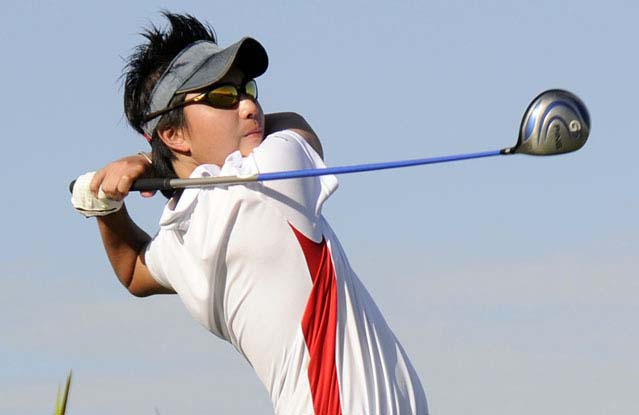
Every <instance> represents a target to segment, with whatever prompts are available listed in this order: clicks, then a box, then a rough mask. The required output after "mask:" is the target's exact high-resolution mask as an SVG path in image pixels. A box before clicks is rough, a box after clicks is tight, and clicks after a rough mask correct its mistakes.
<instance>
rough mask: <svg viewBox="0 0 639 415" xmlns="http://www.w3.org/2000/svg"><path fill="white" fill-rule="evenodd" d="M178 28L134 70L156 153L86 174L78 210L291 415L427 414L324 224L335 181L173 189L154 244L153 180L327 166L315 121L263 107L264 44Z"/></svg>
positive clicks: (141, 116)
mask: <svg viewBox="0 0 639 415" xmlns="http://www.w3.org/2000/svg"><path fill="white" fill-rule="evenodd" d="M164 16H165V17H166V18H167V19H168V25H167V27H166V28H158V27H155V26H152V27H151V28H149V29H147V30H146V31H145V33H144V37H145V38H146V41H145V43H144V44H142V45H140V46H138V48H136V49H135V52H134V54H133V55H132V56H131V57H130V59H129V61H128V65H127V67H126V69H125V88H124V107H125V112H126V116H127V118H128V121H129V123H130V124H131V125H132V127H133V128H134V129H136V130H137V131H138V132H140V133H141V134H143V135H144V136H145V137H146V138H147V140H148V141H149V142H150V145H151V150H152V151H151V153H150V154H145V153H143V154H140V155H135V156H130V157H126V158H124V159H120V160H118V161H115V162H112V163H110V164H108V165H107V166H106V167H104V168H102V169H101V170H99V171H97V172H95V173H87V174H85V175H83V176H81V177H79V178H78V180H77V181H76V185H75V187H74V194H73V197H72V202H73V205H74V207H75V208H76V210H78V211H79V212H81V213H82V214H84V215H85V216H95V217H96V218H97V222H98V225H99V229H100V233H101V236H102V240H103V242H104V247H105V249H106V253H107V255H108V257H109V260H110V262H111V264H112V266H113V269H114V270H115V273H116V275H117V277H118V278H119V280H120V281H121V282H122V284H123V285H124V286H125V287H126V288H127V289H128V290H129V291H130V292H131V294H133V295H135V296H148V295H154V294H177V295H178V296H179V297H180V299H181V300H182V302H183V303H184V305H185V306H186V308H187V309H188V311H189V312H190V313H191V314H192V315H193V317H194V318H195V319H196V320H197V321H199V322H200V323H201V324H202V325H203V326H204V327H205V328H206V329H207V330H209V331H210V332H212V333H213V334H215V335H216V336H219V337H220V338H222V339H224V340H226V341H228V342H230V343H231V344H232V345H233V346H234V347H235V349H236V350H237V351H238V352H240V353H241V354H242V355H243V356H244V357H245V358H246V359H247V360H248V361H249V362H250V364H251V366H252V367H253V368H254V369H255V372H256V374H257V376H258V377H259V379H260V380H261V381H262V383H263V384H264V386H265V387H266V388H267V390H268V393H269V395H270V398H271V400H272V402H273V406H274V411H275V413H276V414H280V415H311V414H316V415H336V414H344V415H392V414H406V415H424V414H427V412H428V410H427V404H426V398H425V396H424V392H423V389H422V385H421V384H420V380H419V378H418V376H417V374H416V372H415V370H414V368H413V366H412V364H411V363H410V361H409V359H408V357H407V355H406V353H405V351H404V349H403V348H402V346H401V345H400V344H399V342H398V340H397V338H396V337H395V335H394V334H393V332H392V331H391V329H390V328H389V326H388V325H387V323H386V321H385V320H384V317H383V316H382V314H381V313H380V311H379V309H378V308H377V306H376V305H375V302H374V301H373V299H372V298H371V296H370V295H369V293H368V292H367V291H366V288H365V287H364V285H363V284H362V282H361V281H360V280H359V279H358V277H357V276H356V274H355V272H354V271H353V269H352V268H351V266H350V264H349V263H348V260H347V258H346V254H345V253H344V250H343V249H342V247H341V245H340V243H339V241H338V239H337V237H336V236H335V233H334V232H333V230H332V229H331V227H330V226H329V224H328V223H327V221H326V219H325V218H324V217H323V216H322V205H323V204H324V203H325V202H326V200H327V199H328V198H329V197H330V196H331V194H332V193H333V192H334V191H335V190H336V189H337V179H336V178H335V177H334V176H322V177H310V178H303V179H290V180H281V181H270V182H263V183H259V182H257V183H256V182H254V183H247V184H240V185H227V186H218V187H210V188H200V189H187V190H184V191H179V192H177V191H176V192H167V194H166V196H168V197H170V199H169V200H168V203H167V204H166V207H165V208H164V212H163V213H162V216H161V218H160V223H159V231H158V233H157V234H156V235H155V236H153V237H151V236H149V235H147V234H146V233H145V232H144V231H143V230H142V229H140V228H139V227H138V226H137V225H136V224H135V223H134V222H133V221H132V219H131V218H130V216H129V215H128V213H127V212H126V209H125V207H124V205H123V199H124V198H125V197H126V196H127V194H128V191H129V189H130V187H131V184H132V182H133V181H134V180H135V179H138V178H140V177H142V176H144V175H154V176H161V177H178V178H188V177H210V176H226V175H237V176H246V175H252V174H257V173H265V172H271V171H283V170H297V169H306V168H323V167H325V165H324V162H323V161H322V148H321V145H320V142H319V140H318V138H317V136H316V135H315V133H314V132H313V130H312V129H311V128H310V126H308V124H307V123H306V122H305V121H304V119H303V118H302V117H301V116H299V115H297V114H294V113H279V114H266V115H265V114H264V112H263V110H262V108H261V107H260V104H259V101H258V87H257V83H256V81H255V78H257V77H259V76H260V75H261V74H263V73H264V72H265V71H266V69H267V66H268V58H267V54H266V51H265V50H264V48H263V47H262V45H261V44H260V43H259V42H257V41H256V40H254V39H251V38H244V39H241V40H239V41H238V42H237V43H235V44H232V45H231V46H228V47H226V48H223V47H220V46H218V45H217V44H216V39H215V36H214V33H213V30H212V29H211V28H210V26H208V25H206V24H203V23H201V22H200V21H198V20H197V19H195V18H194V17H192V16H189V15H178V14H172V13H169V12H165V13H164ZM392 283H393V282H392V280H389V284H392Z"/></svg>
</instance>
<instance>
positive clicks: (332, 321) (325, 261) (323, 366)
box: [291, 226, 342, 415]
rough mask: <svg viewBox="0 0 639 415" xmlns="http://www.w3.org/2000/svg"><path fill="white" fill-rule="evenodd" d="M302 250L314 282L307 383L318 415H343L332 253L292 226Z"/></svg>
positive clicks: (306, 323) (307, 318)
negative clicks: (336, 350)
mask: <svg viewBox="0 0 639 415" xmlns="http://www.w3.org/2000/svg"><path fill="white" fill-rule="evenodd" d="M291 228H292V229H293V232H294V233H295V236H296V237H297V240H298V241H299V243H300V246H301V247H302V251H303V252H304V257H305V258H306V264H307V265H308V270H309V272H310V274H311V279H312V280H313V288H312V290H311V294H310V296H309V298H308V302H307V303H306V309H305V310H304V317H303V318H302V332H303V333H304V339H305V340H306V347H307V348H308V353H309V356H310V361H309V364H308V381H309V384H310V386H311V396H312V397H313V408H314V409H315V414H316V415H341V413H342V409H341V406H340V399H339V384H338V382H337V368H336V365H335V332H336V329H337V288H336V282H335V267H334V266H333V260H332V258H331V253H330V251H329V249H328V245H327V244H326V240H325V239H322V241H321V242H320V243H317V242H314V241H312V240H310V239H308V238H307V237H306V236H304V234H302V233H301V232H300V231H298V230H297V229H295V228H294V227H293V226H291Z"/></svg>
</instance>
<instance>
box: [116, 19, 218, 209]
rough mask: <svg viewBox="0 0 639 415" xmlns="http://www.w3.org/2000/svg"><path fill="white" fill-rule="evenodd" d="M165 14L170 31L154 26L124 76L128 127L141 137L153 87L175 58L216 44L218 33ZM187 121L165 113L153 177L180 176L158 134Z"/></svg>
mask: <svg viewBox="0 0 639 415" xmlns="http://www.w3.org/2000/svg"><path fill="white" fill-rule="evenodd" d="M162 15H163V16H164V17H165V18H166V19H167V20H168V21H169V27H168V28H165V29H163V28H159V27H157V26H155V25H153V24H151V25H150V27H149V28H147V29H145V30H144V31H143V32H142V33H141V35H142V36H143V37H144V38H145V39H146V42H145V43H143V44H141V45H138V46H137V47H136V48H135V50H134V51H133V53H132V54H131V56H129V58H128V60H127V64H126V66H125V68H124V71H123V74H122V77H123V78H124V113H125V114H126V117H127V119H128V121H129V124H130V125H131V126H132V127H133V128H134V129H135V130H136V131H137V132H138V133H140V134H144V130H143V129H142V126H143V125H144V117H145V115H146V114H147V112H148V109H149V104H150V95H151V92H152V91H153V87H154V86H155V84H156V82H157V81H158V80H159V79H160V77H161V76H162V74H163V73H164V71H165V70H166V69H167V67H168V66H169V64H170V63H171V61H172V60H173V58H175V56H177V54H178V53H180V51H182V49H184V48H185V47H187V46H189V45H190V44H192V43H194V42H196V41H198V40H209V41H212V42H215V43H217V40H216V35H215V31H214V30H213V28H212V27H211V26H210V25H209V24H207V23H202V22H200V21H199V20H197V19H196V18H195V17H193V16H191V15H189V14H175V13H170V12H168V11H166V10H164V11H162ZM184 97H185V94H179V95H175V96H174V97H173V98H172V99H171V102H170V103H169V105H173V104H177V103H179V102H183V101H184ZM184 124H185V119H184V113H183V110H182V108H178V109H176V110H173V111H170V112H168V113H167V114H165V115H164V116H163V117H162V118H160V121H159V123H158V126H157V128H156V129H155V131H153V135H152V137H151V150H152V157H153V165H152V167H153V175H154V176H156V177H170V178H174V177H177V175H176V174H175V170H174V169H173V164H172V160H174V159H175V155H174V154H173V153H172V152H171V150H170V149H169V148H168V147H167V146H166V145H165V144H164V142H163V141H162V140H161V139H160V137H159V136H158V134H157V131H158V130H160V129H163V128H167V127H176V128H180V127H182V126H184ZM162 193H163V194H164V196H166V197H167V198H168V197H171V196H172V195H173V194H174V192H173V191H163V192H162Z"/></svg>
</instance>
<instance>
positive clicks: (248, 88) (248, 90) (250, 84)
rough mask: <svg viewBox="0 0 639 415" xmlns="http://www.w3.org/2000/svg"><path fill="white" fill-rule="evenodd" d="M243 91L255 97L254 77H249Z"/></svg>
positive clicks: (255, 84)
mask: <svg viewBox="0 0 639 415" xmlns="http://www.w3.org/2000/svg"><path fill="white" fill-rule="evenodd" d="M244 91H246V95H248V96H249V97H251V98H252V99H257V82H255V79H251V80H250V81H248V82H247V83H246V86H245V87H244Z"/></svg>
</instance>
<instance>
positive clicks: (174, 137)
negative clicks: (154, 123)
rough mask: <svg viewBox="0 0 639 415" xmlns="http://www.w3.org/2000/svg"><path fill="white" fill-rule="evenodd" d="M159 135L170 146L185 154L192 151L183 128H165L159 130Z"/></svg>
mask: <svg viewBox="0 0 639 415" xmlns="http://www.w3.org/2000/svg"><path fill="white" fill-rule="evenodd" d="M158 136H159V137H160V140H162V142H164V144H166V146H167V147H168V148H170V149H171V150H173V151H175V152H177V153H182V154H185V153H190V151H191V145H190V142H189V140H187V139H186V137H185V134H184V129H183V128H175V127H168V128H164V129H162V130H160V131H158Z"/></svg>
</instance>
